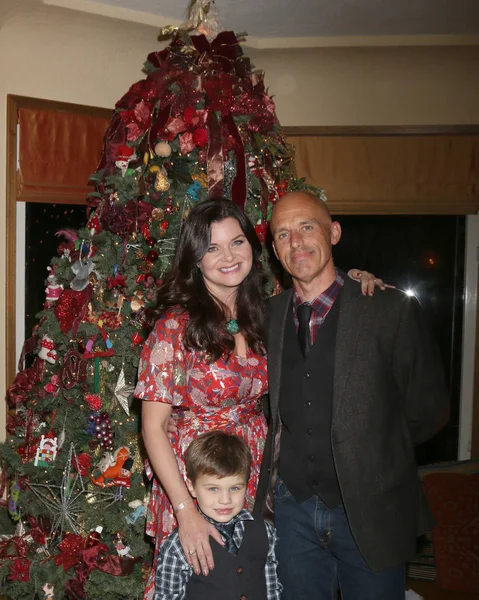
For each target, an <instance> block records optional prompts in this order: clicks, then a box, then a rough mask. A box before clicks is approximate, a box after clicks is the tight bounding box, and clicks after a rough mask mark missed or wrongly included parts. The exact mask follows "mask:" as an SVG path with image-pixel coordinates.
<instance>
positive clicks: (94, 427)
mask: <svg viewBox="0 0 479 600" xmlns="http://www.w3.org/2000/svg"><path fill="white" fill-rule="evenodd" d="M88 421H89V424H90V427H89V429H88V431H89V432H90V433H91V434H92V435H93V436H94V437H95V439H96V440H97V441H98V443H99V444H100V448H103V449H104V450H113V438H114V435H113V426H112V424H111V420H110V417H109V415H108V413H107V412H102V413H101V414H100V415H98V414H97V413H92V414H90V416H89V417H88Z"/></svg>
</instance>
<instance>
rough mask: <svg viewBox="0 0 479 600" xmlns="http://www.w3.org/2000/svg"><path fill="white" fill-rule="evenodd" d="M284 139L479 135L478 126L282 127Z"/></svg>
mask: <svg viewBox="0 0 479 600" xmlns="http://www.w3.org/2000/svg"><path fill="white" fill-rule="evenodd" d="M283 131H284V133H285V134H286V137H288V136H293V135H301V136H338V137H341V136H347V137H351V136H395V135H397V136H402V135H479V125H397V126H394V125H392V126H389V125H385V126H383V125H364V126H363V125H361V126H356V125H353V126H340V127H339V126H336V125H332V126H329V125H325V126H318V127H309V126H308V127H283Z"/></svg>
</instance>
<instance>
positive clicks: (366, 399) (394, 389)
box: [256, 278, 449, 571]
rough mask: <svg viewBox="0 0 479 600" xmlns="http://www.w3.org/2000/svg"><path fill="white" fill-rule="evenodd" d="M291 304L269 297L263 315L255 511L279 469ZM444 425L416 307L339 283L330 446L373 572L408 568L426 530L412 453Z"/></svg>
mask: <svg viewBox="0 0 479 600" xmlns="http://www.w3.org/2000/svg"><path fill="white" fill-rule="evenodd" d="M291 299H292V291H291V290H288V291H286V292H283V293H282V294H280V295H278V296H275V297H273V298H272V299H271V300H270V301H269V305H268V309H267V315H266V342H267V351H268V371H269V411H268V412H269V425H270V427H269V432H268V438H267V440H266V446H265V454H264V459H263V464H262V470H261V478H260V483H259V487H258V493H257V508H256V510H258V509H260V508H261V507H262V506H263V505H264V503H265V501H266V496H267V494H268V491H269V490H270V486H271V480H272V476H273V473H274V472H275V468H276V466H277V465H276V460H275V456H278V444H279V443H280V438H281V435H280V413H279V397H280V382H281V362H282V349H283V339H284V328H285V322H286V316H287V314H288V311H290V310H292V308H291V306H292V305H291ZM448 417H449V400H448V392H447V388H446V385H445V381H444V376H443V367H442V363H441V358H440V355H439V352H438V349H437V348H436V345H435V344H434V343H433V342H432V340H431V336H430V334H429V332H428V330H427V327H426V326H425V323H424V317H423V315H422V312H421V308H420V306H419V303H418V301H417V300H416V299H415V298H411V297H408V296H407V295H406V294H404V293H402V292H400V291H397V290H391V289H388V290H387V291H385V292H380V291H376V293H375V294H374V296H373V297H372V298H371V297H369V296H363V295H362V294H361V291H360V286H359V285H358V284H357V283H355V282H353V281H351V280H349V279H348V278H346V280H345V283H344V289H343V290H342V292H341V297H340V313H339V321H338V331H337V339H336V358H335V374H334V391H333V405H332V422H331V445H332V450H333V457H334V463H335V467H336V472H337V476H338V480H339V486H340V489H341V495H342V499H343V504H344V507H345V510H346V514H347V516H348V520H349V523H350V526H351V530H352V533H353V536H354V538H355V540H356V543H357V545H358V547H359V550H360V551H361V553H362V555H363V556H364V558H365V560H366V562H367V564H368V565H369V567H370V568H371V569H373V570H377V571H380V570H385V569H388V568H390V567H392V566H394V565H398V564H400V563H403V562H405V561H406V560H408V559H409V558H410V557H411V556H413V555H414V552H415V544H416V537H417V536H418V535H420V534H422V533H424V532H425V531H427V530H428V529H429V528H430V525H431V516H430V513H429V510H428V507H427V504H426V500H425V496H424V493H423V490H422V486H421V483H420V481H419V478H418V475H417V467H416V463H415V457H414V446H416V445H418V444H421V443H422V442H425V441H426V440H428V439H429V438H430V437H432V436H433V435H434V434H435V433H436V432H437V431H439V430H440V429H441V428H442V427H443V426H444V424H445V423H446V422H447V420H448ZM275 440H276V443H275Z"/></svg>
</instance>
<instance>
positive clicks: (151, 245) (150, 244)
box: [145, 237, 156, 248]
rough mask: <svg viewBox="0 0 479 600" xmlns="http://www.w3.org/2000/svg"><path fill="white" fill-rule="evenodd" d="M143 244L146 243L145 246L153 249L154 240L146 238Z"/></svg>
mask: <svg viewBox="0 0 479 600" xmlns="http://www.w3.org/2000/svg"><path fill="white" fill-rule="evenodd" d="M145 242H146V244H147V246H150V248H153V246H154V245H155V244H156V240H155V238H152V237H147V238H146V240H145Z"/></svg>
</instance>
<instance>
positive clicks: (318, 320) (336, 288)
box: [293, 269, 344, 345]
mask: <svg viewBox="0 0 479 600" xmlns="http://www.w3.org/2000/svg"><path fill="white" fill-rule="evenodd" d="M343 285H344V277H343V275H342V273H341V272H340V271H338V270H337V269H336V279H335V280H334V281H333V283H332V284H331V285H330V286H329V287H328V289H327V290H324V292H323V293H322V294H320V295H319V296H318V297H317V298H315V299H314V300H313V301H312V302H305V301H304V300H303V299H302V298H301V296H300V295H299V294H298V292H297V291H296V290H294V292H293V319H294V324H295V327H296V332H297V331H298V326H299V323H298V315H297V312H296V311H297V309H298V306H299V305H300V304H310V305H311V307H312V309H313V312H312V313H311V320H310V322H309V332H310V335H311V345H313V344H314V340H315V339H316V335H317V333H318V331H319V328H320V327H321V325H322V324H323V323H324V319H325V318H326V317H327V316H328V313H329V311H330V310H331V307H332V306H333V304H334V301H335V300H336V298H337V297H338V295H339V292H340V291H341V290H342V288H343Z"/></svg>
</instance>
